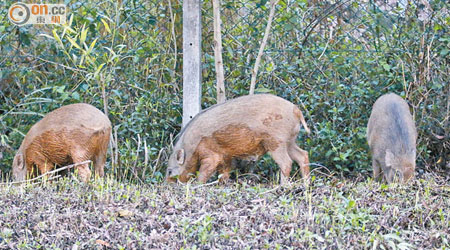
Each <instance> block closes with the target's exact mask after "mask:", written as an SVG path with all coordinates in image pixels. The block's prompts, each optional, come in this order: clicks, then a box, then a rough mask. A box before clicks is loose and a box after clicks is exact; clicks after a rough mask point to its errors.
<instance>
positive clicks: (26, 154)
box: [13, 103, 111, 182]
mask: <svg viewBox="0 0 450 250" xmlns="http://www.w3.org/2000/svg"><path fill="white" fill-rule="evenodd" d="M110 134H111V122H110V121H109V119H108V117H107V116H106V115H105V114H103V113H102V112H101V111H100V110H98V109H97V108H95V107H93V106H91V105H89V104H84V103H79V104H71V105H67V106H63V107H61V108H59V109H56V110H54V111H52V112H50V113H48V114H47V115H46V116H45V117H44V118H43V119H42V120H40V121H39V122H37V123H36V124H35V125H33V126H32V127H31V129H30V130H29V131H28V133H27V135H26V136H25V138H24V140H23V141H22V144H21V146H20V148H19V150H18V151H17V153H16V157H15V159H14V163H13V176H14V178H15V179H16V180H24V179H26V178H27V177H28V178H29V177H33V176H36V175H37V174H44V173H46V172H48V171H51V170H53V169H54V168H55V167H57V166H64V165H69V164H73V163H80V162H83V161H86V160H91V161H93V163H94V168H95V172H96V174H97V175H99V176H103V174H104V170H103V168H104V164H105V161H106V152H107V149H108V143H109V138H110ZM77 169H78V172H79V175H80V177H81V179H82V180H83V181H85V182H86V181H88V180H89V178H90V175H91V172H90V170H89V165H88V164H83V165H80V166H78V167H77Z"/></svg>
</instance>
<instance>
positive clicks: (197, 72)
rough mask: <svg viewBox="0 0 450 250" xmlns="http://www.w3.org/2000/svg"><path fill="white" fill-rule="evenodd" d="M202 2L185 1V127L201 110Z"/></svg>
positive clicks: (199, 0) (194, 0)
mask: <svg viewBox="0 0 450 250" xmlns="http://www.w3.org/2000/svg"><path fill="white" fill-rule="evenodd" d="M201 5H202V4H201V0H183V127H184V126H185V125H186V124H187V123H188V122H189V121H190V120H191V119H192V118H193V117H194V116H195V115H196V114H198V113H199V112H200V110H201V98H202V83H201V82H202V69H201V66H202V65H201V47H202V46H201V41H202V29H201V28H202V25H201Z"/></svg>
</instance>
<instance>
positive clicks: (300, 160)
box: [289, 142, 309, 179]
mask: <svg viewBox="0 0 450 250" xmlns="http://www.w3.org/2000/svg"><path fill="white" fill-rule="evenodd" d="M289 156H290V157H291V159H293V160H294V161H295V162H297V164H298V166H299V167H300V172H302V177H303V179H307V178H308V177H309V158H308V152H307V151H305V150H303V149H301V148H299V147H298V146H297V145H296V144H295V142H292V143H291V144H289Z"/></svg>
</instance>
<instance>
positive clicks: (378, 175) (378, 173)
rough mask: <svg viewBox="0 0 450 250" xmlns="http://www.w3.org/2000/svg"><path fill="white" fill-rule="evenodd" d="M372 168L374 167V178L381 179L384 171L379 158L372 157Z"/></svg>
mask: <svg viewBox="0 0 450 250" xmlns="http://www.w3.org/2000/svg"><path fill="white" fill-rule="evenodd" d="M372 168H373V179H374V180H376V181H381V177H382V172H381V167H380V165H378V163H377V160H375V159H372Z"/></svg>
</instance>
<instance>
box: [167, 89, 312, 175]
mask: <svg viewBox="0 0 450 250" xmlns="http://www.w3.org/2000/svg"><path fill="white" fill-rule="evenodd" d="M300 123H302V124H303V127H304V128H305V129H306V131H307V132H308V133H309V129H308V127H307V125H306V122H305V119H304V118H303V114H302V112H301V111H300V109H299V108H298V107H297V106H295V105H294V104H292V103H291V102H289V101H286V100H284V99H283V98H280V97H277V96H274V95H269V94H260V95H249V96H243V97H239V98H236V99H233V100H229V101H227V102H225V103H222V104H218V105H214V106H212V107H210V108H208V109H206V110H204V111H202V112H201V113H199V114H198V115H197V116H195V117H194V119H192V120H191V121H190V122H189V123H188V124H187V125H186V127H185V128H184V129H183V130H182V131H181V132H180V135H179V139H178V141H177V142H176V143H175V146H174V149H173V153H172V154H171V156H170V158H169V165H168V168H167V173H166V178H167V179H166V180H167V181H169V182H172V181H175V180H176V179H175V177H176V176H178V180H180V181H181V182H187V181H188V180H189V179H190V178H191V176H192V175H194V174H195V173H196V171H197V170H199V176H198V181H200V182H203V183H204V182H206V181H207V180H208V179H209V178H210V177H211V176H212V175H213V174H214V173H215V172H216V171H219V173H220V174H222V175H221V179H220V180H221V181H222V182H224V181H226V180H228V178H229V176H230V170H231V165H232V160H233V159H236V158H237V159H239V158H241V159H246V160H254V159H257V158H258V157H259V156H262V155H264V154H265V153H267V152H269V154H270V155H271V156H272V158H273V159H274V161H275V162H276V163H277V164H278V165H279V167H280V169H281V173H282V174H281V182H282V183H285V182H286V181H288V179H289V174H290V172H291V166H292V160H294V161H296V162H297V164H298V165H299V166H300V170H301V173H302V175H303V177H304V178H307V177H308V176H309V166H308V164H309V161H308V152H306V151H304V150H302V149H300V148H299V147H298V146H297V145H296V138H297V135H298V133H299V131H300Z"/></svg>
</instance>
